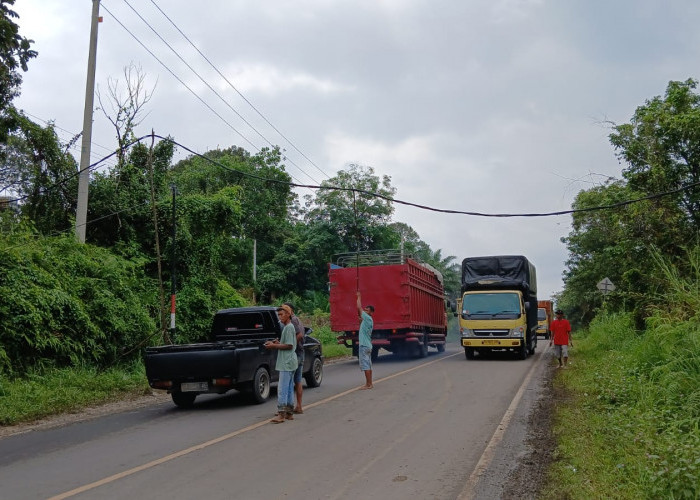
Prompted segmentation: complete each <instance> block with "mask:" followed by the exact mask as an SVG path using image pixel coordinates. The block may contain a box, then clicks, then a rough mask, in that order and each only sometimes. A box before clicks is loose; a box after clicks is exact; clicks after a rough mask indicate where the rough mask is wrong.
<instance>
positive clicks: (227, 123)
mask: <svg viewBox="0 0 700 500" xmlns="http://www.w3.org/2000/svg"><path fill="white" fill-rule="evenodd" d="M102 6H103V7H104V9H105V10H106V11H107V13H108V14H109V15H110V16H112V18H114V20H115V21H117V23H119V25H120V26H121V27H122V28H123V29H124V31H126V32H127V33H129V35H131V37H132V38H133V39H134V40H136V42H138V44H139V45H141V47H143V48H144V50H146V52H148V53H149V54H151V56H152V57H153V58H154V59H155V60H156V61H158V62H159V63H160V65H161V66H163V68H165V69H166V71H168V73H170V74H171V75H172V76H173V78H175V79H176V80H177V81H178V82H180V84H181V85H182V86H183V87H185V88H186V89H187V90H189V91H190V93H191V94H192V95H194V96H195V97H196V98H197V99H198V100H199V101H200V102H201V103H202V104H204V105H205V106H206V107H207V108H208V109H209V111H211V112H212V113H214V114H215V115H216V116H217V117H218V118H219V119H220V120H221V121H222V122H224V123H225V124H226V125H227V126H228V127H229V128H230V129H231V130H233V131H234V132H236V133H237V134H238V135H239V136H240V137H241V138H242V139H243V140H244V141H246V142H247V143H248V144H250V146H251V147H252V148H253V149H254V150H255V151H256V152H259V151H260V148H258V147H257V146H256V145H255V144H253V143H252V142H251V141H250V140H249V139H248V138H247V137H246V136H244V135H243V134H242V133H241V132H239V131H238V130H237V129H236V127H234V126H233V125H231V124H230V123H229V122H228V121H227V120H226V119H225V118H224V117H223V116H221V115H220V114H219V113H217V112H216V110H214V108H212V107H211V106H210V105H209V104H208V103H207V102H206V101H204V99H202V98H201V97H200V96H199V95H198V94H197V93H196V92H195V91H194V90H192V89H191V88H190V87H189V86H188V85H187V84H186V83H185V82H183V81H182V79H180V77H179V76H177V75H176V74H175V73H174V72H173V71H172V70H171V69H170V68H169V67H168V66H167V65H166V64H165V63H164V62H163V61H161V60H160V59H159V58H158V56H156V55H155V54H154V53H153V52H152V51H151V50H150V49H149V48H148V47H146V45H145V44H144V43H143V42H142V41H141V40H139V39H138V37H137V36H136V35H134V34H133V33H132V32H131V31H129V29H128V28H127V27H126V26H124V24H123V23H122V22H121V21H120V20H119V18H117V16H115V15H114V14H113V13H112V12H111V11H110V10H109V9H108V8H107V7H106V6H105V5H104V3H103V4H102Z"/></svg>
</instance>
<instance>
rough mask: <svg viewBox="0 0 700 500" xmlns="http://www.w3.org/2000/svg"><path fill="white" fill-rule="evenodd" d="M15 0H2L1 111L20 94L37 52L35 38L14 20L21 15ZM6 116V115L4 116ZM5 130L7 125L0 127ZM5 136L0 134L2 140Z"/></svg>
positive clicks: (0, 43)
mask: <svg viewBox="0 0 700 500" xmlns="http://www.w3.org/2000/svg"><path fill="white" fill-rule="evenodd" d="M14 4H15V0H0V112H2V111H4V110H5V109H6V108H7V107H8V105H9V103H10V102H11V101H12V99H14V98H15V97H17V95H19V87H20V85H21V83H22V75H21V74H20V73H19V70H20V69H21V70H22V71H27V69H28V68H27V64H28V63H29V60H30V59H32V58H34V57H36V56H37V53H36V51H35V50H33V49H32V48H31V45H32V43H34V41H33V40H29V39H27V38H26V37H23V36H22V35H20V34H19V26H18V25H17V23H15V22H14V19H18V18H19V16H18V15H17V13H16V12H15V11H13V10H12V9H11V8H10V7H11V6H13V5H14ZM3 118H4V117H3ZM0 130H3V131H4V130H5V127H0ZM3 139H4V137H3V136H2V135H0V142H2V140H3Z"/></svg>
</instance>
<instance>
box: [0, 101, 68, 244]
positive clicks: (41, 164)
mask: <svg viewBox="0 0 700 500" xmlns="http://www.w3.org/2000/svg"><path fill="white" fill-rule="evenodd" d="M3 116H4V119H3V123H4V126H5V127H6V128H5V132H6V136H5V140H4V141H2V142H1V143H0V165H1V166H0V190H8V191H9V192H12V193H16V195H17V197H18V198H22V203H21V205H20V208H21V212H22V214H23V215H24V216H26V217H28V218H30V219H31V220H32V221H33V223H34V227H35V228H36V229H37V230H39V231H41V232H42V233H43V234H51V233H53V232H55V231H64V230H66V229H70V227H71V224H72V219H71V216H72V214H74V213H75V199H76V197H77V192H78V177H77V170H78V169H77V164H76V162H75V160H74V159H73V157H72V156H71V155H69V154H68V153H66V152H65V151H63V149H62V147H61V145H60V142H59V139H58V137H57V136H56V133H55V131H54V129H53V126H51V125H49V126H48V127H41V126H39V125H37V124H35V123H33V122H32V121H31V120H29V119H28V118H27V117H26V116H24V114H22V113H21V112H18V111H17V110H15V109H14V108H13V107H11V106H10V107H8V108H7V109H6V110H5V111H4V115H3Z"/></svg>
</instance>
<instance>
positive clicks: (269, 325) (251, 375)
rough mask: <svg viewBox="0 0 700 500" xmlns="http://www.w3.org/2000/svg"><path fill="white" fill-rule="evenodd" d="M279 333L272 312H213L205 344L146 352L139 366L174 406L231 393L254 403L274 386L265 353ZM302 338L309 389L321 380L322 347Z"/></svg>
mask: <svg viewBox="0 0 700 500" xmlns="http://www.w3.org/2000/svg"><path fill="white" fill-rule="evenodd" d="M281 333H282V330H281V326H280V323H279V320H278V319H277V310H276V308H275V307H269V306H265V307H262V306H261V307H241V308H235V309H223V310H221V311H219V312H217V313H216V315H215V316H214V321H213V324H212V328H211V333H210V342H206V343H201V344H183V345H163V346H158V347H147V348H146V352H145V356H144V362H145V365H146V376H147V377H148V383H149V385H150V386H151V387H153V388H154V389H165V390H167V391H168V393H170V394H171V395H172V398H173V402H174V403H175V404H176V405H177V406H180V407H190V406H192V404H193V403H194V400H195V398H196V397H197V395H198V394H204V393H215V394H223V393H225V392H228V391H229V390H231V389H237V390H239V391H245V392H249V393H251V394H252V397H253V400H254V401H255V402H256V403H263V402H264V401H266V400H267V398H268V397H269V396H270V384H271V383H273V382H277V380H278V378H279V374H278V372H277V370H275V361H276V360H277V350H276V349H270V350H268V349H265V348H264V347H263V344H264V343H265V342H266V341H268V340H273V339H276V338H277V339H279V338H280V335H281ZM309 333H311V330H310V329H309V328H307V329H306V335H305V336H304V353H305V355H304V370H303V374H304V378H305V380H306V384H307V386H309V387H318V386H319V385H321V380H322V379H323V352H322V349H321V343H320V342H319V341H318V340H317V339H315V338H313V337H311V336H309V335H308V334H309Z"/></svg>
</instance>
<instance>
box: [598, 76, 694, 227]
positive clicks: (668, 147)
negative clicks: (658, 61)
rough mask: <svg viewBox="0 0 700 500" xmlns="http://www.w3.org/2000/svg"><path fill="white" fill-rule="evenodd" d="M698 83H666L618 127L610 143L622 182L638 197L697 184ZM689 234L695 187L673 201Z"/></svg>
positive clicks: (690, 80)
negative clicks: (621, 166) (622, 163)
mask: <svg viewBox="0 0 700 500" xmlns="http://www.w3.org/2000/svg"><path fill="white" fill-rule="evenodd" d="M697 84H698V82H697V81H696V80H693V79H688V80H686V81H684V82H679V81H671V82H669V84H668V86H667V87H666V93H665V94H664V96H663V97H661V96H656V97H654V98H653V99H650V100H648V101H646V103H645V104H644V105H642V106H639V107H638V108H637V110H636V111H635V113H634V116H633V117H632V120H631V121H630V123H626V124H622V125H617V126H615V127H614V130H615V131H614V132H613V133H612V134H611V135H610V142H611V143H612V145H613V146H614V148H615V150H616V151H617V154H618V155H619V157H620V158H621V159H622V160H624V161H625V162H626V163H627V165H628V166H627V167H626V168H625V169H624V170H623V176H624V178H625V179H627V181H628V182H629V185H630V187H631V188H632V189H633V190H635V191H638V192H641V193H647V194H649V193H660V192H664V191H670V190H674V189H678V188H680V187H683V186H686V185H689V184H697V183H700V95H698V94H697V93H696V92H695V89H696V87H697ZM675 199H676V200H677V203H678V204H679V205H680V207H681V208H682V209H683V211H684V213H685V218H686V221H687V224H688V229H689V230H691V231H692V232H693V233H695V234H697V232H698V231H700V185H697V186H695V187H693V188H692V189H688V190H685V191H683V192H681V193H679V194H678V195H676V198H675Z"/></svg>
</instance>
